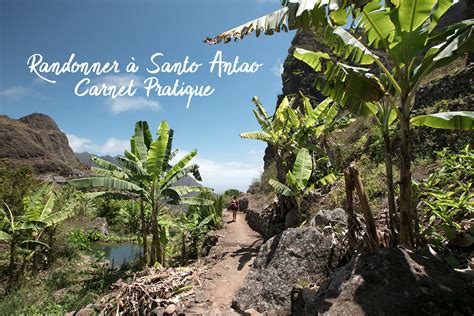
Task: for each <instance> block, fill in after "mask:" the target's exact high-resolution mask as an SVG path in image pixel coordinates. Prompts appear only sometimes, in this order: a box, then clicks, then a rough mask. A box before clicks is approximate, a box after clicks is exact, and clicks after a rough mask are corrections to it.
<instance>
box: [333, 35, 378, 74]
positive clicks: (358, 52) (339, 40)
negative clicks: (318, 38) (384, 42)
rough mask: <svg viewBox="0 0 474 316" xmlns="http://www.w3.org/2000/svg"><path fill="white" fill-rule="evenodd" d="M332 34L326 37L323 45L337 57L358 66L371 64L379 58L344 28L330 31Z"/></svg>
mask: <svg viewBox="0 0 474 316" xmlns="http://www.w3.org/2000/svg"><path fill="white" fill-rule="evenodd" d="M332 34H333V35H332V36H331V35H329V36H326V38H325V40H324V43H325V44H326V45H327V46H329V47H330V48H331V50H332V51H333V52H334V53H335V54H336V55H338V56H339V57H342V58H344V59H346V60H350V61H352V62H355V63H357V64H360V65H369V64H372V63H373V62H374V61H375V59H376V58H379V57H378V56H376V55H375V54H374V53H372V52H371V51H370V49H368V48H367V47H366V46H365V45H364V44H363V43H362V42H361V41H359V40H358V39H357V38H355V37H354V36H353V35H352V34H351V33H349V32H348V31H346V30H345V29H344V28H342V27H338V28H336V29H335V30H334V31H332ZM334 35H335V36H334Z"/></svg>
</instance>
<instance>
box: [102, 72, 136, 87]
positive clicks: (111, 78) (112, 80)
mask: <svg viewBox="0 0 474 316" xmlns="http://www.w3.org/2000/svg"><path fill="white" fill-rule="evenodd" d="M144 79H145V78H144V77H142V76H137V75H135V74H120V75H104V76H99V77H97V78H96V79H94V80H93V84H95V85H102V84H105V85H107V86H111V85H114V86H117V87H118V86H128V85H129V83H130V81H132V80H133V86H134V87H142V86H143V80H144Z"/></svg>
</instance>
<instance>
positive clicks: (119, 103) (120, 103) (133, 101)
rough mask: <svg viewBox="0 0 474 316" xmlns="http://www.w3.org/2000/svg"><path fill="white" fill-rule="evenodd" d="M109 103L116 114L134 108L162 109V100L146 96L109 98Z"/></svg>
mask: <svg viewBox="0 0 474 316" xmlns="http://www.w3.org/2000/svg"><path fill="white" fill-rule="evenodd" d="M107 105H108V106H109V108H110V110H111V111H112V113H115V114H118V113H122V112H126V111H133V110H143V109H148V110H152V111H158V110H159V109H160V102H158V101H157V100H151V99H148V98H145V97H117V98H115V99H108V100H107Z"/></svg>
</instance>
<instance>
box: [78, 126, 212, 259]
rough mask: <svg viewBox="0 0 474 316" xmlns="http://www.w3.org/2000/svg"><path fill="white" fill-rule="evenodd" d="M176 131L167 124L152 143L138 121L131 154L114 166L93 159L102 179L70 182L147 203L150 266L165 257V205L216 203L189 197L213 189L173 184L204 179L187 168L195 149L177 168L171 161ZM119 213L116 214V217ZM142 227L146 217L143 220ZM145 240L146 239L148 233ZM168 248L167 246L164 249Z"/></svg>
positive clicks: (149, 136)
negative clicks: (162, 223) (162, 219)
mask: <svg viewBox="0 0 474 316" xmlns="http://www.w3.org/2000/svg"><path fill="white" fill-rule="evenodd" d="M173 134H174V132H173V130H172V129H170V128H169V126H168V123H167V122H166V121H162V122H161V123H160V125H159V127H158V131H157V138H156V139H155V140H153V138H152V136H151V133H150V130H149V128H148V124H147V123H146V122H142V121H140V122H137V123H136V124H135V133H134V135H133V136H132V137H131V140H130V147H131V148H130V151H127V150H125V152H124V156H123V157H119V158H118V164H117V165H115V164H112V163H110V162H107V161H104V160H102V159H100V158H98V157H94V158H92V159H93V161H94V162H96V163H97V164H98V165H99V166H100V168H96V169H95V170H94V171H95V172H96V173H98V174H100V176H97V177H91V178H82V179H75V180H72V181H69V183H70V184H71V185H73V186H75V187H76V188H98V187H100V188H103V189H105V190H107V192H105V193H104V194H105V195H110V194H118V195H121V196H122V197H123V198H125V199H134V200H136V201H139V202H140V203H144V204H146V207H147V208H149V209H151V233H152V236H153V242H152V245H151V246H152V247H151V251H150V264H154V263H155V262H159V263H161V264H163V262H164V256H163V254H164V253H163V252H162V249H161V248H162V247H161V246H162V245H160V240H166V238H165V239H164V238H162V237H163V236H162V234H163V231H164V230H165V229H166V228H165V227H160V224H159V221H160V218H159V214H160V213H161V212H162V210H163V209H164V207H165V206H166V204H188V205H210V204H212V203H213V202H212V201H209V200H205V199H203V198H199V197H194V196H192V197H190V196H189V193H193V192H198V193H202V192H210V191H212V189H210V188H206V187H203V186H175V185H174V184H175V183H176V182H177V181H179V180H180V179H181V178H183V177H185V176H186V175H188V174H192V175H193V176H194V178H195V179H196V180H201V175H200V174H199V167H198V166H197V165H188V163H189V162H190V161H191V160H192V159H193V157H194V156H196V154H197V151H196V150H193V151H191V152H190V153H189V154H187V155H185V156H184V157H183V158H181V159H180V160H179V161H178V162H177V163H176V164H175V165H174V166H172V165H171V164H170V160H171V158H172V157H173V155H175V154H176V151H173V150H172V142H173ZM118 213H119V211H118V210H117V212H114V215H115V216H117V215H118ZM140 220H141V221H142V224H143V225H145V226H146V223H143V221H145V220H146V218H141V219H140ZM142 233H143V234H145V235H144V236H142V238H146V232H142ZM164 248H166V245H165V247H164Z"/></svg>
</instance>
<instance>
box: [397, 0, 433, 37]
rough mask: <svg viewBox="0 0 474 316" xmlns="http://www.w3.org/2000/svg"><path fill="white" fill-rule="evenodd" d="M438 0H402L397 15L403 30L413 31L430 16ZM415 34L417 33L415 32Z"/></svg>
mask: <svg viewBox="0 0 474 316" xmlns="http://www.w3.org/2000/svg"><path fill="white" fill-rule="evenodd" d="M437 2H438V1H437V0H400V1H399V7H398V11H397V10H396V12H397V14H396V17H397V19H398V24H399V26H400V31H401V32H406V33H412V32H413V31H414V30H416V29H417V28H419V27H420V26H421V25H423V24H424V23H425V21H426V20H427V19H428V18H430V16H431V12H432V10H433V7H435V4H436V3H437ZM414 35H415V34H414Z"/></svg>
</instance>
